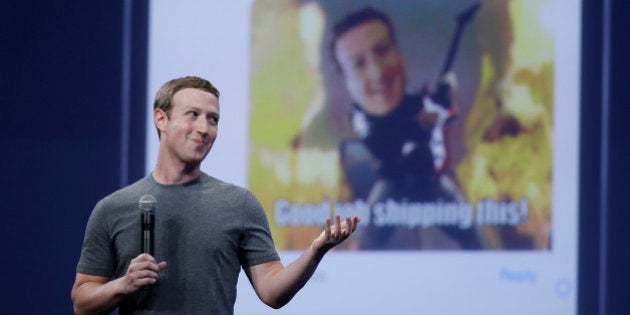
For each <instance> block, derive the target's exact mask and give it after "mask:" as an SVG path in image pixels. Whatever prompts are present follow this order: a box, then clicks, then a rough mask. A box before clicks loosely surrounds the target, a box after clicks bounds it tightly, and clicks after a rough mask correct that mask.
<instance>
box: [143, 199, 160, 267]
mask: <svg viewBox="0 0 630 315" xmlns="http://www.w3.org/2000/svg"><path fill="white" fill-rule="evenodd" d="M156 205H157V200H156V199H155V197H153V196H151V195H144V196H142V197H140V202H139V206H140V224H141V227H142V235H141V251H142V253H146V254H149V255H151V256H153V243H154V238H155V235H154V234H155V233H154V230H155V206H156Z"/></svg>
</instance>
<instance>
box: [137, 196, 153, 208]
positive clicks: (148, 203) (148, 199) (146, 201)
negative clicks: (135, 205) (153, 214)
mask: <svg viewBox="0 0 630 315" xmlns="http://www.w3.org/2000/svg"><path fill="white" fill-rule="evenodd" d="M139 205H140V210H142V211H152V210H153V209H155V206H156V205H157V199H155V197H153V196H152V195H144V196H142V197H140V203H139Z"/></svg>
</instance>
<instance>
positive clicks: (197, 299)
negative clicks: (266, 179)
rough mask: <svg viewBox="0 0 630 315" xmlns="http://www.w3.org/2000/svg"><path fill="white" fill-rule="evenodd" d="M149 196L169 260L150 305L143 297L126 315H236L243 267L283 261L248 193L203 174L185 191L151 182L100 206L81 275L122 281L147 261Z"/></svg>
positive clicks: (126, 306) (161, 250) (160, 247)
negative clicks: (144, 223) (134, 263)
mask: <svg viewBox="0 0 630 315" xmlns="http://www.w3.org/2000/svg"><path fill="white" fill-rule="evenodd" d="M145 194H150V195H153V196H154V197H155V198H156V199H157V201H158V204H157V207H156V210H155V255H154V256H155V258H156V260H157V261H158V262H160V261H166V262H167V264H168V265H167V267H166V269H164V270H163V271H162V272H160V274H159V277H158V281H157V283H156V284H154V285H153V286H152V287H151V289H150V291H149V292H150V293H149V295H148V296H147V299H146V303H145V306H144V307H142V309H136V300H137V294H136V295H134V296H131V297H129V298H128V299H126V300H125V301H124V302H123V303H121V305H120V308H119V313H120V314H233V312H234V302H235V300H236V283H237V280H238V275H239V272H240V268H241V266H253V265H257V264H261V263H265V262H269V261H274V260H278V259H279V256H278V254H277V252H276V250H275V247H274V244H273V240H272V239H271V233H270V232H269V224H268V222H267V217H266V215H265V212H264V211H263V209H262V207H261V205H260V203H259V202H258V201H257V200H256V198H255V197H254V196H253V195H252V194H251V192H249V191H248V190H246V189H244V188H241V187H237V186H235V185H231V184H228V183H225V182H222V181H220V180H218V179H216V178H213V177H211V176H208V175H206V174H204V173H202V174H201V175H200V176H199V177H198V178H197V179H195V180H193V181H191V182H189V183H186V184H178V185H162V184H160V183H158V182H156V181H155V179H154V178H153V176H152V175H148V176H147V177H145V178H143V179H141V180H139V181H137V182H136V183H134V184H132V185H130V186H128V187H126V188H124V189H121V190H119V191H117V192H115V193H113V194H111V195H109V196H107V197H105V198H104V199H102V200H101V201H99V202H98V204H97V205H96V207H95V208H94V210H93V212H92V214H91V216H90V219H89V221H88V224H87V228H86V231H85V239H84V242H83V248H82V251H81V258H80V259H79V263H78V265H77V272H79V273H83V274H88V275H96V276H103V277H110V276H112V275H114V276H115V277H117V278H118V277H121V276H123V275H125V273H126V272H127V268H128V267H129V263H130V261H131V260H132V259H133V258H135V257H136V256H138V255H139V254H140V242H141V227H140V210H139V208H138V202H139V200H140V197H141V196H143V195H145Z"/></svg>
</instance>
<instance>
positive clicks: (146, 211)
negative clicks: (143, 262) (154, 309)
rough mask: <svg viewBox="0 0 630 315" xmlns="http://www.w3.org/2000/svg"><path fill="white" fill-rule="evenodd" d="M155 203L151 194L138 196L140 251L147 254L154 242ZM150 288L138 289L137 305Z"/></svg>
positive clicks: (143, 300)
mask: <svg viewBox="0 0 630 315" xmlns="http://www.w3.org/2000/svg"><path fill="white" fill-rule="evenodd" d="M156 205H157V200H156V199H155V197H153V196H151V195H144V196H142V197H140V202H139V203H138V206H139V207H140V227H141V235H140V237H141V238H140V244H141V245H140V247H141V251H142V253H146V254H149V255H151V256H153V243H154V238H155V236H154V230H155V206H156ZM150 289H151V286H150V285H147V286H144V287H143V288H142V289H141V290H140V295H139V296H138V300H137V306H138V307H141V308H142V307H144V304H145V303H146V299H147V295H148V294H149V290H150Z"/></svg>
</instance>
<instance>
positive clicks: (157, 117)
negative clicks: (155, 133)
mask: <svg viewBox="0 0 630 315" xmlns="http://www.w3.org/2000/svg"><path fill="white" fill-rule="evenodd" d="M153 121H154V122H155V127H156V128H157V129H159V130H160V132H164V129H166V123H167V122H168V115H166V112H165V111H163V110H162V109H160V108H156V109H155V110H153Z"/></svg>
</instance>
